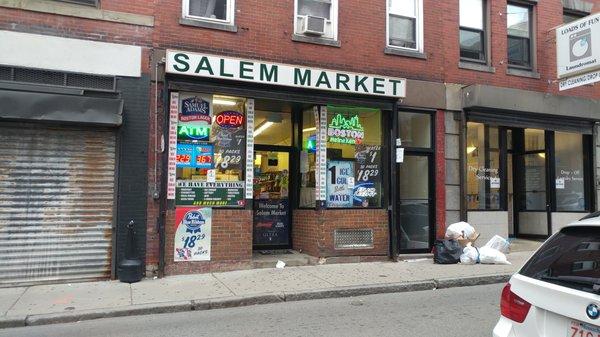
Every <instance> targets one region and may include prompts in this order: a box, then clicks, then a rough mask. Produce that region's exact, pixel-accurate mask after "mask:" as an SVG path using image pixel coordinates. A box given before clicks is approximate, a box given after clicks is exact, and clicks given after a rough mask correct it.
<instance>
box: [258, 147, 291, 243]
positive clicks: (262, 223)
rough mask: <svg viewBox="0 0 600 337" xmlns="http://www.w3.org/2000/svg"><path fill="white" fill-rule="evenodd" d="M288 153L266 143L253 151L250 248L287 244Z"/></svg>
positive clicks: (288, 224)
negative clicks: (251, 234)
mask: <svg viewBox="0 0 600 337" xmlns="http://www.w3.org/2000/svg"><path fill="white" fill-rule="evenodd" d="M290 154H291V151H290V150H289V149H287V148H277V147H269V146H266V147H263V146H256V150H255V151H254V193H253V195H254V196H253V211H254V212H253V247H254V249H286V248H291V235H292V230H291V223H292V212H291V205H290V190H291V189H290V181H291V179H290V159H291V156H290Z"/></svg>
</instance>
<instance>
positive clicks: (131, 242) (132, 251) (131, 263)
mask: <svg viewBox="0 0 600 337" xmlns="http://www.w3.org/2000/svg"><path fill="white" fill-rule="evenodd" d="M126 226H127V238H126V240H125V245H126V246H125V257H124V258H123V259H122V260H121V261H120V262H119V267H118V268H117V275H118V277H119V281H121V282H125V283H135V282H139V281H140V280H141V279H142V275H143V270H142V267H143V265H142V260H141V259H140V258H139V257H138V254H137V247H136V242H135V229H134V227H135V222H134V221H133V220H131V221H129V223H128V224H127V225H126Z"/></svg>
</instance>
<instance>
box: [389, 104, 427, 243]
mask: <svg viewBox="0 0 600 337" xmlns="http://www.w3.org/2000/svg"><path fill="white" fill-rule="evenodd" d="M397 128H398V135H397V139H396V144H401V145H400V146H402V147H403V148H404V158H398V159H397V160H396V163H395V164H394V165H397V170H396V172H397V173H396V181H397V185H396V186H395V189H396V190H395V193H396V198H395V205H394V206H395V212H396V219H397V220H396V222H397V226H398V227H397V228H398V243H399V247H398V248H399V251H400V252H401V253H418V252H428V251H430V249H431V247H432V244H433V239H434V232H435V198H434V196H435V160H434V158H435V148H434V144H435V138H434V134H435V133H434V131H433V130H434V118H433V114H432V113H429V112H412V111H410V112H409V111H399V112H398V120H397ZM400 159H401V160H400Z"/></svg>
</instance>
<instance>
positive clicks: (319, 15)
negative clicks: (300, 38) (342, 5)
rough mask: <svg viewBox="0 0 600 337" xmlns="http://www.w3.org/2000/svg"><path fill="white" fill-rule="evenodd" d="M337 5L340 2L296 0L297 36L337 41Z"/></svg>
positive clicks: (295, 24) (334, 0) (331, 0)
mask: <svg viewBox="0 0 600 337" xmlns="http://www.w3.org/2000/svg"><path fill="white" fill-rule="evenodd" d="M337 3H338V0H296V1H295V8H296V10H295V17H296V20H295V22H294V27H295V28H294V31H295V32H296V34H298V35H306V36H311V37H317V38H327V39H333V40H336V39H337Z"/></svg>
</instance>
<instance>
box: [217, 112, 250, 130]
mask: <svg viewBox="0 0 600 337" xmlns="http://www.w3.org/2000/svg"><path fill="white" fill-rule="evenodd" d="M215 122H216V123H217V125H219V126H220V127H222V128H239V127H240V126H242V125H243V124H244V115H243V114H242V113H240V112H237V111H223V112H221V113H219V114H217V116H216V118H215Z"/></svg>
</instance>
